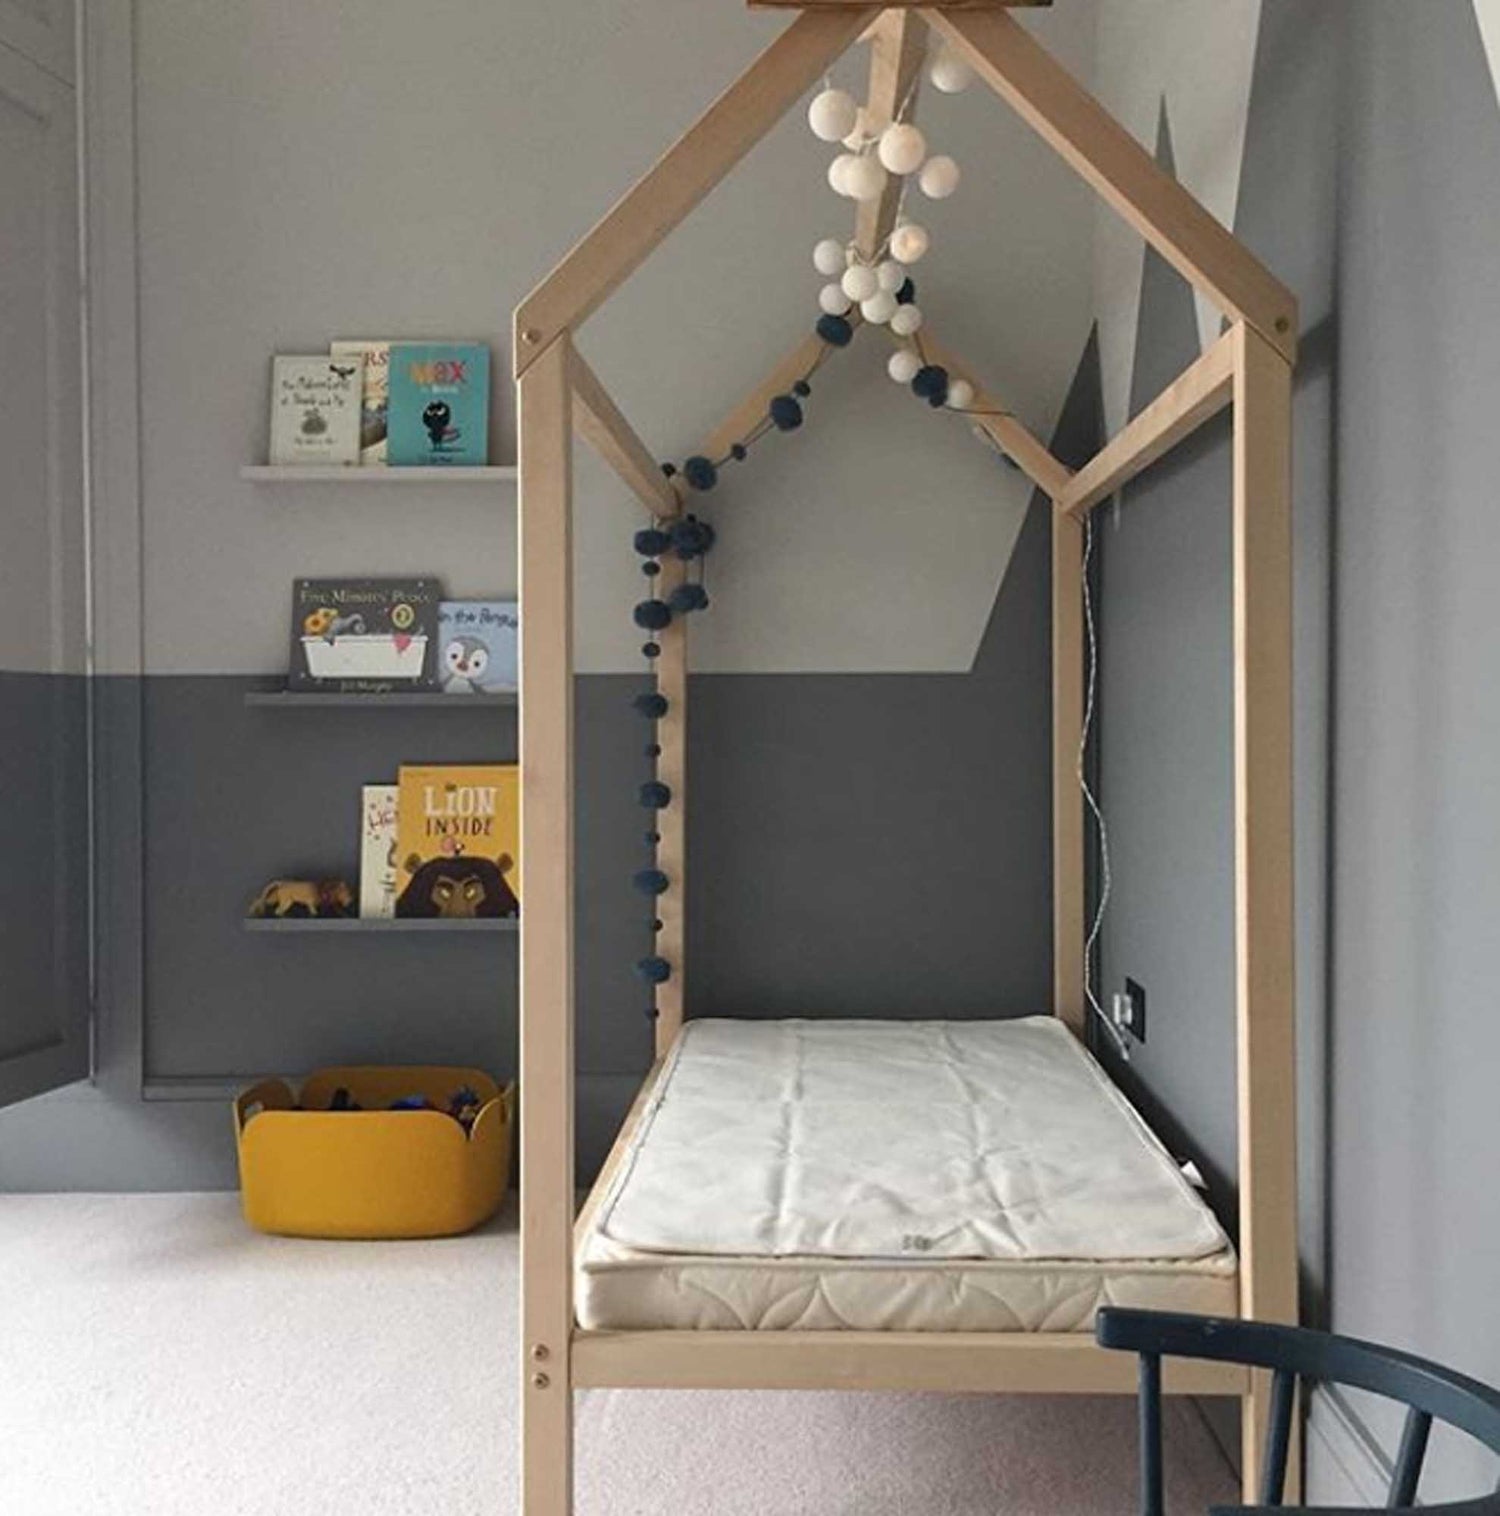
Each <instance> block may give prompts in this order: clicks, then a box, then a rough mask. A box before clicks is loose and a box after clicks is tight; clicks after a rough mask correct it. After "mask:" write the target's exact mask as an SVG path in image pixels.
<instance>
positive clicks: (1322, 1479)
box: [1307, 1386, 1391, 1508]
mask: <svg viewBox="0 0 1500 1516" xmlns="http://www.w3.org/2000/svg"><path fill="white" fill-rule="evenodd" d="M1390 1477H1391V1470H1390V1464H1389V1462H1388V1461H1387V1459H1386V1457H1385V1455H1384V1454H1383V1453H1382V1452H1381V1451H1380V1449H1379V1447H1378V1446H1377V1445H1376V1443H1375V1440H1374V1439H1373V1438H1372V1437H1371V1436H1370V1433H1369V1430H1368V1429H1367V1428H1366V1426H1365V1424H1364V1422H1362V1421H1361V1420H1360V1419H1359V1417H1358V1416H1356V1415H1355V1414H1354V1412H1353V1411H1351V1410H1350V1409H1349V1407H1348V1405H1347V1404H1346V1403H1345V1401H1344V1400H1343V1399H1342V1397H1341V1396H1340V1395H1339V1394H1338V1392H1337V1391H1336V1390H1330V1389H1325V1388H1323V1387H1322V1386H1319V1387H1318V1388H1317V1389H1315V1390H1314V1391H1313V1393H1312V1398H1311V1401H1310V1403H1309V1406H1308V1418H1307V1500H1308V1502H1309V1504H1312V1505H1333V1506H1338V1505H1344V1506H1351V1505H1352V1506H1358V1505H1369V1506H1373V1507H1375V1508H1379V1507H1380V1506H1381V1505H1382V1504H1383V1503H1384V1501H1385V1494H1386V1488H1387V1485H1388V1483H1389V1481H1390Z"/></svg>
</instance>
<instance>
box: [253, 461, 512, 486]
mask: <svg viewBox="0 0 1500 1516" xmlns="http://www.w3.org/2000/svg"><path fill="white" fill-rule="evenodd" d="M240 478H241V479H248V480H249V481H250V482H251V483H252V484H500V483H503V482H507V481H509V482H511V483H514V482H515V478H516V469H515V465H514V464H510V463H496V464H489V465H486V466H485V467H483V468H478V467H459V466H457V465H455V466H454V467H452V468H438V467H434V468H360V467H358V466H356V465H353V464H350V465H347V466H345V465H341V464H337V463H324V464H317V463H242V464H241V465H240Z"/></svg>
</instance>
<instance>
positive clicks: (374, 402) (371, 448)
mask: <svg viewBox="0 0 1500 1516" xmlns="http://www.w3.org/2000/svg"><path fill="white" fill-rule="evenodd" d="M328 351H329V353H330V354H331V355H332V356H333V357H334V358H353V357H357V358H359V359H361V360H362V361H363V363H364V366H365V367H364V380H363V384H362V387H361V390H360V402H359V461H360V462H361V463H362V464H365V465H367V466H368V465H371V464H374V465H376V466H379V465H381V464H383V463H384V462H385V446H386V443H385V426H386V406H387V402H388V400H389V397H390V383H389V380H390V361H391V345H390V343H389V342H385V341H362V340H359V339H356V338H352V337H351V338H340V339H339V340H338V341H337V342H330V343H329V344H328Z"/></svg>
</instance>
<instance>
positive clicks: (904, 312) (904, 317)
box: [891, 305, 922, 337]
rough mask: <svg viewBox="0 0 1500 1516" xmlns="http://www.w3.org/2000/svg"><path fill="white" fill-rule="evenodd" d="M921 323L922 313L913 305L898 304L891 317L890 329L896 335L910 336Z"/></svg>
mask: <svg viewBox="0 0 1500 1516" xmlns="http://www.w3.org/2000/svg"><path fill="white" fill-rule="evenodd" d="M921 325H922V313H921V311H919V310H918V309H917V307H916V306H914V305H898V306H897V307H896V314H895V315H894V316H892V317H891V330H892V331H893V332H895V334H896V335H897V336H898V337H910V336H911V334H912V333H913V332H915V331H917V330H918V329H919V328H920V327H921Z"/></svg>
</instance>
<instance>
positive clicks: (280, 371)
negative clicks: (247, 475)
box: [270, 353, 364, 464]
mask: <svg viewBox="0 0 1500 1516" xmlns="http://www.w3.org/2000/svg"><path fill="white" fill-rule="evenodd" d="M363 375H364V360H363V359H362V358H360V357H359V356H358V355H357V354H351V355H350V356H348V357H347V358H333V357H330V356H329V355H328V354H327V353H323V354H322V355H320V356H318V357H314V358H298V357H292V356H288V355H285V354H278V355H277V356H276V357H275V358H273V359H272V360H271V452H270V461H271V462H272V463H329V464H333V463H357V462H358V461H359V405H360V387H361V383H362V381H363Z"/></svg>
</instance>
